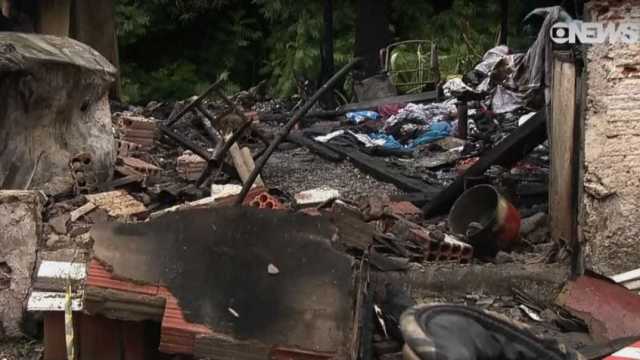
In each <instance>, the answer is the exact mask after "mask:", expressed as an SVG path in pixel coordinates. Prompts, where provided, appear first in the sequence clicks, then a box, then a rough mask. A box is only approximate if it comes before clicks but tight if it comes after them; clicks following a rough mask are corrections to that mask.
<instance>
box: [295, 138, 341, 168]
mask: <svg viewBox="0 0 640 360" xmlns="http://www.w3.org/2000/svg"><path fill="white" fill-rule="evenodd" d="M287 141H289V142H292V143H294V144H297V145H300V146H304V147H306V148H307V149H309V150H311V152H313V153H314V154H317V155H318V156H320V157H321V158H323V159H326V160H329V161H335V162H338V161H342V160H344V159H346V156H345V155H344V154H340V153H338V152H336V151H334V150H332V149H330V148H329V147H328V146H326V145H324V144H323V143H319V142H317V141H313V140H312V139H309V138H307V137H306V136H304V135H302V134H300V133H290V134H289V135H287Z"/></svg>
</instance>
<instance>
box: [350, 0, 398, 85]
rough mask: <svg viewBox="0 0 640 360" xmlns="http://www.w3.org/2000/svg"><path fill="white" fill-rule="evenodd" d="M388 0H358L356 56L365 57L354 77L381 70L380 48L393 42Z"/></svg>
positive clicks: (368, 75)
mask: <svg viewBox="0 0 640 360" xmlns="http://www.w3.org/2000/svg"><path fill="white" fill-rule="evenodd" d="M389 12H390V11H389V7H388V2H387V0H358V19H357V23H356V44H355V47H356V49H355V53H356V56H358V57H361V58H363V61H362V62H361V66H360V68H359V71H356V72H354V78H355V79H358V80H361V79H366V78H368V77H370V76H373V75H375V74H377V73H378V72H379V71H380V50H381V49H383V48H385V47H386V46H387V45H389V43H391V41H392V39H393V37H392V34H391V30H390V29H389Z"/></svg>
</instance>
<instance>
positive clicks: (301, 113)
mask: <svg viewBox="0 0 640 360" xmlns="http://www.w3.org/2000/svg"><path fill="white" fill-rule="evenodd" d="M360 60H361V59H360V58H355V59H353V60H352V61H351V62H350V63H348V64H347V65H345V66H344V67H343V68H342V69H340V71H338V72H337V73H336V74H335V75H333V77H331V79H329V80H328V81H327V82H326V83H325V84H324V85H322V87H321V88H320V89H318V91H316V93H315V94H313V96H312V97H311V98H310V99H309V100H308V101H307V102H306V103H305V104H304V106H302V107H301V108H300V109H299V110H298V111H297V112H296V113H295V114H293V117H292V118H291V120H289V122H288V123H287V124H286V125H285V126H284V127H283V128H282V130H281V131H280V133H278V135H277V136H276V138H275V139H274V140H273V142H271V145H269V147H268V148H267V150H266V151H265V153H264V154H263V155H262V156H261V157H260V159H258V162H257V163H256V167H255V168H254V169H253V171H251V174H250V175H249V178H248V179H247V181H246V182H245V183H244V184H243V185H242V191H241V192H240V195H238V197H237V198H236V201H235V204H236V205H241V204H242V202H243V201H244V198H245V197H246V196H247V193H248V192H249V189H251V186H252V185H253V183H254V181H256V178H257V177H258V174H259V173H260V171H261V170H262V168H263V167H264V165H265V164H266V163H267V160H269V157H270V156H271V154H272V153H273V151H274V150H275V149H276V147H278V145H280V143H281V142H282V141H283V140H284V139H285V138H286V137H287V135H288V134H289V133H290V132H291V129H293V127H294V126H295V125H296V124H297V123H298V122H300V120H301V119H302V117H303V116H304V115H305V114H306V113H307V112H308V111H309V109H311V107H312V106H313V105H314V104H315V103H316V102H317V101H318V100H319V99H320V97H321V96H322V95H323V94H324V93H325V92H327V90H329V89H331V88H332V87H333V86H334V85H335V84H336V83H337V82H338V80H340V79H341V78H342V77H343V76H345V75H346V74H347V73H348V72H349V71H350V70H351V69H352V68H353V67H354V66H356V64H358V63H359V62H360Z"/></svg>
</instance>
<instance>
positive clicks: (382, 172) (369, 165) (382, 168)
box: [328, 144, 441, 196]
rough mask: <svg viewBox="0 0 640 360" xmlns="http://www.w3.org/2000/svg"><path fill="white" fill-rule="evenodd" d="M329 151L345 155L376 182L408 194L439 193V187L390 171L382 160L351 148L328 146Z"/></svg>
mask: <svg viewBox="0 0 640 360" xmlns="http://www.w3.org/2000/svg"><path fill="white" fill-rule="evenodd" d="M328 146H329V147H330V148H331V149H333V150H335V151H336V152H338V153H341V154H343V155H345V156H346V157H348V158H349V160H351V162H352V163H353V164H354V165H355V166H356V167H357V168H359V169H360V170H362V171H364V172H366V173H367V174H369V175H371V176H373V177H374V178H376V179H377V180H380V181H384V182H388V183H391V184H394V185H395V186H397V187H398V188H399V189H402V190H404V191H408V192H418V193H424V194H427V196H429V195H430V196H435V195H437V194H438V193H439V192H440V191H441V188H440V187H439V186H435V185H431V184H427V183H425V182H424V181H422V180H420V179H417V178H414V177H410V176H407V175H404V174H402V173H400V172H399V171H397V170H395V169H392V168H391V167H390V166H389V165H388V164H387V163H386V162H385V161H384V160H382V159H379V158H376V157H373V156H369V155H367V154H365V153H363V152H362V151H360V150H358V149H357V148H356V147H353V146H346V145H333V144H331V145H328Z"/></svg>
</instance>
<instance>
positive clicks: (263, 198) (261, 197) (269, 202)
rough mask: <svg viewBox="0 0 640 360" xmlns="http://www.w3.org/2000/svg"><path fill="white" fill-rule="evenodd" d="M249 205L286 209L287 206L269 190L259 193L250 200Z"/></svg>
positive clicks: (261, 207)
mask: <svg viewBox="0 0 640 360" xmlns="http://www.w3.org/2000/svg"><path fill="white" fill-rule="evenodd" d="M249 206H253V207H257V208H260V209H285V208H286V207H285V206H284V205H283V204H282V203H281V202H280V200H278V199H276V198H275V197H273V196H272V195H270V194H269V193H268V192H266V191H263V192H260V193H258V194H257V195H256V196H255V197H254V198H253V199H251V200H250V201H249Z"/></svg>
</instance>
